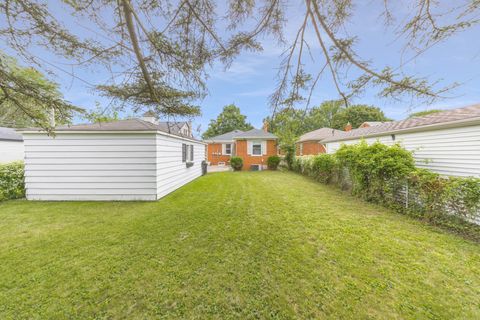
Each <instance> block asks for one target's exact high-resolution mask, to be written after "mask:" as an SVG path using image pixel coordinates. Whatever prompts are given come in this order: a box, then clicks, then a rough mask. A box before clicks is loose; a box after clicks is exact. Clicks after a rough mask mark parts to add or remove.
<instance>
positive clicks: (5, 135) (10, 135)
mask: <svg viewBox="0 0 480 320" xmlns="http://www.w3.org/2000/svg"><path fill="white" fill-rule="evenodd" d="M0 140H11V141H23V137H22V135H21V134H18V133H17V132H16V131H15V129H12V128H6V127H0Z"/></svg>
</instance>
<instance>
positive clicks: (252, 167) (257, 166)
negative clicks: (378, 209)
mask: <svg viewBox="0 0 480 320" xmlns="http://www.w3.org/2000/svg"><path fill="white" fill-rule="evenodd" d="M261 170H262V165H261V164H252V165H250V171H261Z"/></svg>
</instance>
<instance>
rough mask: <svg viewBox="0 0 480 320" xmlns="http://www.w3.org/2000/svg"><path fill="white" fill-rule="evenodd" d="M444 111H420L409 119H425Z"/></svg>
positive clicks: (412, 114)
mask: <svg viewBox="0 0 480 320" xmlns="http://www.w3.org/2000/svg"><path fill="white" fill-rule="evenodd" d="M442 111H444V110H440V109H432V110H425V111H419V112H414V113H411V114H410V115H409V116H408V118H415V117H424V116H428V115H430V114H435V113H439V112H442Z"/></svg>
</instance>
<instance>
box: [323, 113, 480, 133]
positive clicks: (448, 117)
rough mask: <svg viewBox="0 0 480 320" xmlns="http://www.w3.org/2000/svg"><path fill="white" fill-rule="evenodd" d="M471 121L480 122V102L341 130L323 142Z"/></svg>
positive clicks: (464, 123) (454, 124)
mask: <svg viewBox="0 0 480 320" xmlns="http://www.w3.org/2000/svg"><path fill="white" fill-rule="evenodd" d="M469 123H480V104H476V105H472V106H468V107H464V108H459V109H452V110H446V111H443V112H439V113H434V114H429V115H426V116H423V117H414V118H409V119H405V120H401V121H391V122H385V123H382V124H379V125H376V126H372V127H367V128H358V129H353V130H351V131H340V132H339V133H338V134H337V133H336V134H335V135H334V136H332V137H330V138H327V139H325V140H324V141H323V142H333V141H342V140H352V139H359V138H363V137H372V136H373V137H374V136H382V135H385V134H389V133H396V132H406V131H424V130H429V129H430V128H432V129H433V128H437V127H445V126H452V127H454V126H461V125H467V124H469Z"/></svg>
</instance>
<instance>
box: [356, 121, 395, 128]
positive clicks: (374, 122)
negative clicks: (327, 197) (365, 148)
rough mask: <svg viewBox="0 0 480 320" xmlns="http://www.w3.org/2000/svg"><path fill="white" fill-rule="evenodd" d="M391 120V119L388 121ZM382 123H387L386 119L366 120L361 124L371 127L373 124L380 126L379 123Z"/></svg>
mask: <svg viewBox="0 0 480 320" xmlns="http://www.w3.org/2000/svg"><path fill="white" fill-rule="evenodd" d="M388 122H390V121H388ZM382 123H385V121H365V122H364V123H362V124H361V125H360V126H363V125H365V124H366V125H369V126H371V127H373V126H378V125H379V124H382Z"/></svg>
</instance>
